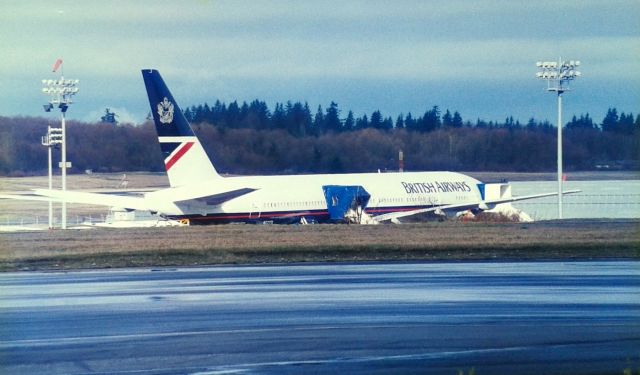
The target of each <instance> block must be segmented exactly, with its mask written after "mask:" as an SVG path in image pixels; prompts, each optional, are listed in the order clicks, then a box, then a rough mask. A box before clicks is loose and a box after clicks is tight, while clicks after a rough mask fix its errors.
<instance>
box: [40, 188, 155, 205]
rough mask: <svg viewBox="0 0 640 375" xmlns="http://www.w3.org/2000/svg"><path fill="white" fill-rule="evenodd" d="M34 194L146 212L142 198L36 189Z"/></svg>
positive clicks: (72, 201) (71, 201)
mask: <svg viewBox="0 0 640 375" xmlns="http://www.w3.org/2000/svg"><path fill="white" fill-rule="evenodd" d="M34 192H35V194H37V195H41V196H43V197H50V198H54V199H56V200H58V201H60V202H68V203H85V204H94V205H99V206H107V207H122V208H128V209H132V210H148V209H149V208H148V207H147V205H146V203H145V200H144V198H139V197H126V196H122V195H115V194H101V193H86V192H80V191H61V190H47V189H36V190H34Z"/></svg>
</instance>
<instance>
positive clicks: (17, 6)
mask: <svg viewBox="0 0 640 375" xmlns="http://www.w3.org/2000/svg"><path fill="white" fill-rule="evenodd" d="M1 9H2V11H1V12H0V46H1V47H2V51H3V57H2V63H1V64H0V97H1V98H2V100H0V116H14V115H21V116H45V113H44V112H43V111H42V104H44V103H45V102H46V99H47V97H46V96H45V95H44V94H42V93H41V88H42V84H41V79H43V78H48V79H53V78H56V77H57V76H58V75H57V74H54V73H52V72H51V66H52V65H53V63H54V62H55V61H56V59H57V58H62V59H63V60H64V64H63V68H64V74H65V78H77V79H79V80H80V85H79V87H80V92H79V94H78V95H77V96H76V98H75V104H74V105H73V107H72V108H71V109H70V110H69V112H68V116H69V117H70V118H72V119H78V120H84V121H97V120H99V117H100V115H102V114H103V112H104V109H105V108H106V107H109V108H112V109H114V110H115V111H116V112H117V113H118V114H119V115H120V116H121V120H124V121H130V122H140V121H143V120H144V118H145V117H146V115H147V113H148V112H149V105H148V102H147V101H146V100H147V99H146V94H145V91H144V84H143V82H142V77H141V75H140V70H141V69H143V68H156V69H158V70H160V72H161V73H162V75H163V76H164V79H165V81H166V82H167V84H168V85H169V87H170V88H171V90H172V91H173V93H174V96H175V97H176V100H178V102H179V103H180V105H181V106H182V107H187V106H191V105H194V104H196V105H197V104H203V103H205V102H207V103H210V104H211V103H214V102H215V101H216V100H220V101H224V102H230V101H234V100H237V101H239V102H242V101H251V100H253V99H260V100H265V101H266V102H267V103H268V104H269V106H270V108H271V109H273V107H274V104H275V103H276V102H286V101H287V100H292V101H302V102H305V101H306V102H308V103H309V105H310V107H311V108H312V112H315V108H317V106H318V105H322V107H323V108H326V106H327V105H328V104H329V103H330V102H331V101H332V100H333V101H335V102H337V103H338V104H339V108H340V110H341V111H342V116H346V112H347V111H348V110H349V109H351V110H353V111H354V113H355V114H356V115H357V116H360V115H362V114H364V113H366V114H368V115H369V114H370V113H371V112H372V111H375V110H378V109H379V110H381V111H382V113H383V115H384V116H393V117H394V118H395V116H397V115H398V114H400V113H404V114H406V113H407V112H411V113H412V114H414V115H421V114H422V113H424V111H425V110H426V109H429V108H431V107H432V106H433V105H438V106H440V108H441V109H442V110H444V109H450V110H452V111H453V110H457V111H459V112H460V113H461V115H462V117H463V119H465V120H471V121H475V120H476V119H477V118H481V119H484V120H487V121H489V120H493V121H496V120H498V121H502V120H504V119H505V117H507V116H511V115H512V116H514V118H516V119H519V120H520V121H521V122H526V121H527V120H528V119H529V118H531V117H534V118H536V119H539V120H543V119H548V120H550V121H552V122H555V111H556V106H555V98H554V96H553V95H552V94H550V93H547V92H546V90H545V89H546V84H545V82H542V81H539V80H536V78H535V73H536V71H537V68H536V66H535V63H536V61H539V60H557V59H558V58H560V57H562V58H564V59H572V60H580V61H581V62H582V66H581V71H582V77H580V79H578V80H577V81H575V82H574V83H573V84H572V86H573V88H574V91H572V92H570V93H568V94H567V95H566V99H565V101H564V108H565V116H571V115H572V114H578V115H579V114H581V113H587V112H588V113H589V114H590V115H591V116H592V117H593V118H594V120H596V121H598V122H599V121H601V119H602V117H603V116H604V114H605V112H606V110H607V108H609V107H616V108H617V109H618V111H622V112H627V113H628V112H633V113H634V114H637V113H638V112H639V111H640V21H638V15H639V14H640V2H638V1H624V0H610V1H607V2H603V1H590V0H583V1H546V0H538V1H508V0H486V1H465V0H444V1H410V0H400V1H371V0H367V1H348V0H342V1H276V0H273V1H268V0H264V1H260V0H252V1H241V0H238V1H216V0H192V1H159V0H155V1H3V2H2V8H1ZM567 118H569V117H567Z"/></svg>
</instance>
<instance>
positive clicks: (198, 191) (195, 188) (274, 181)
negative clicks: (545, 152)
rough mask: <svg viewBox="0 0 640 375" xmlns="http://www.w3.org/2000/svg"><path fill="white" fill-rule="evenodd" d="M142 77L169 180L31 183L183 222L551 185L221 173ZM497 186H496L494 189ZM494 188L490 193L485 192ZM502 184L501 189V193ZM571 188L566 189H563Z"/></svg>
mask: <svg viewBox="0 0 640 375" xmlns="http://www.w3.org/2000/svg"><path fill="white" fill-rule="evenodd" d="M142 77H143V79H144V84H145V87H146V90H147V94H148V97H149V104H150V106H151V113H152V114H153V121H154V123H155V128H156V131H157V133H158V141H159V143H160V150H161V152H162V155H163V158H164V164H165V168H166V170H167V175H168V178H169V184H170V187H169V188H166V189H160V190H156V191H152V192H147V193H144V194H143V195H142V196H126V195H112V194H100V193H90V192H79V191H67V192H66V193H64V192H62V191H59V190H36V191H35V193H36V194H37V195H39V196H41V197H43V198H44V197H46V199H51V198H53V199H55V200H59V201H67V202H71V203H88V204H97V205H104V206H111V207H119V208H123V209H126V210H149V211H151V212H155V213H158V214H160V215H162V216H163V217H166V218H168V219H181V220H185V221H188V222H189V223H190V224H216V223H229V222H282V223H307V222H332V221H333V222H354V223H363V224H364V223H380V222H384V221H393V222H396V221H398V219H400V218H403V217H407V216H411V215H416V214H420V213H427V212H435V213H455V212H459V211H466V210H472V211H482V210H488V209H491V208H493V207H495V206H496V205H498V204H502V203H508V202H513V201H518V200H523V199H532V198H538V197H543V196H548V195H556V194H557V193H555V192H552V193H545V194H536V195H530V196H521V197H512V196H511V194H510V189H508V185H506V184H498V186H492V185H493V184H486V185H485V184H483V183H482V182H481V181H478V180H476V179H474V178H472V177H470V176H466V175H464V174H460V173H454V172H404V173H357V174H355V173H354V174H317V175H280V176H239V177H223V176H221V175H220V174H218V172H217V171H216V169H215V167H214V165H213V163H212V162H211V160H210V159H209V157H208V156H207V154H206V153H205V150H204V148H203V147H202V145H201V144H200V141H199V140H198V137H196V135H195V133H194V132H193V130H192V129H191V126H190V125H189V123H188V121H187V119H186V118H185V116H184V114H183V113H182V111H181V109H180V106H179V105H178V103H177V102H176V100H175V99H174V97H173V95H172V94H171V92H170V91H169V89H168V88H167V86H166V84H165V82H164V80H163V79H162V77H161V76H160V73H159V72H158V71H157V70H153V69H145V70H143V71H142ZM495 191H497V193H495ZM492 192H493V193H492ZM507 192H508V193H507ZM572 192H575V191H567V192H564V194H567V193H572Z"/></svg>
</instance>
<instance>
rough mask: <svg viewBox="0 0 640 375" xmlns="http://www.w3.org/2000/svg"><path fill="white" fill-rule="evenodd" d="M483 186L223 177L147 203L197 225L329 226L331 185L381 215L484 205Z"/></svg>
mask: <svg viewBox="0 0 640 375" xmlns="http://www.w3.org/2000/svg"><path fill="white" fill-rule="evenodd" d="M478 184H481V182H480V181H478V180H476V179H474V178H472V177H470V176H467V175H463V174H460V173H454V172H405V173H358V174H318V175H287V176H243V177H225V178H219V179H214V180H211V181H208V182H203V183H201V184H198V185H197V186H191V185H189V186H183V187H173V188H169V189H163V190H160V191H156V192H152V193H148V194H147V195H146V196H145V200H146V201H148V205H149V206H150V207H156V208H158V212H159V213H161V214H162V215H164V216H166V217H168V218H172V219H179V218H180V219H181V218H188V219H190V221H191V222H192V223H193V224H205V223H226V222H235V221H238V222H246V221H249V222H252V221H253V222H255V221H276V222H277V221H287V222H295V221H299V220H300V219H301V218H303V217H304V218H305V219H306V220H308V221H309V220H314V221H318V222H324V221H329V212H328V205H330V204H331V202H328V201H327V197H326V195H325V193H324V191H323V187H324V186H327V185H344V186H349V185H351V186H353V185H356V186H361V187H362V188H363V189H364V190H366V192H367V193H368V194H370V196H371V197H370V199H369V201H368V204H367V205H366V208H365V209H364V212H365V213H367V214H369V215H380V214H384V213H388V212H397V211H409V210H415V209H420V208H428V207H433V206H442V205H450V204H464V203H469V204H472V203H474V202H478V201H481V200H482V198H481V193H480V190H479V188H478ZM246 187H249V188H251V189H255V191H253V192H250V193H248V194H245V195H242V196H240V197H237V198H234V199H232V200H228V201H226V202H223V203H220V204H207V203H205V202H199V201H194V200H189V198H190V197H192V196H207V195H212V194H216V193H218V192H225V191H230V190H234V189H240V188H246Z"/></svg>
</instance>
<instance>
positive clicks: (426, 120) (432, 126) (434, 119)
mask: <svg viewBox="0 0 640 375" xmlns="http://www.w3.org/2000/svg"><path fill="white" fill-rule="evenodd" d="M421 122H422V124H421V126H419V130H420V131H423V132H430V131H434V130H436V129H438V128H439V127H440V125H441V124H442V123H441V122H440V110H439V109H438V106H437V105H434V106H433V107H432V108H431V109H430V110H428V111H426V112H425V113H424V116H422V121H421Z"/></svg>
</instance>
